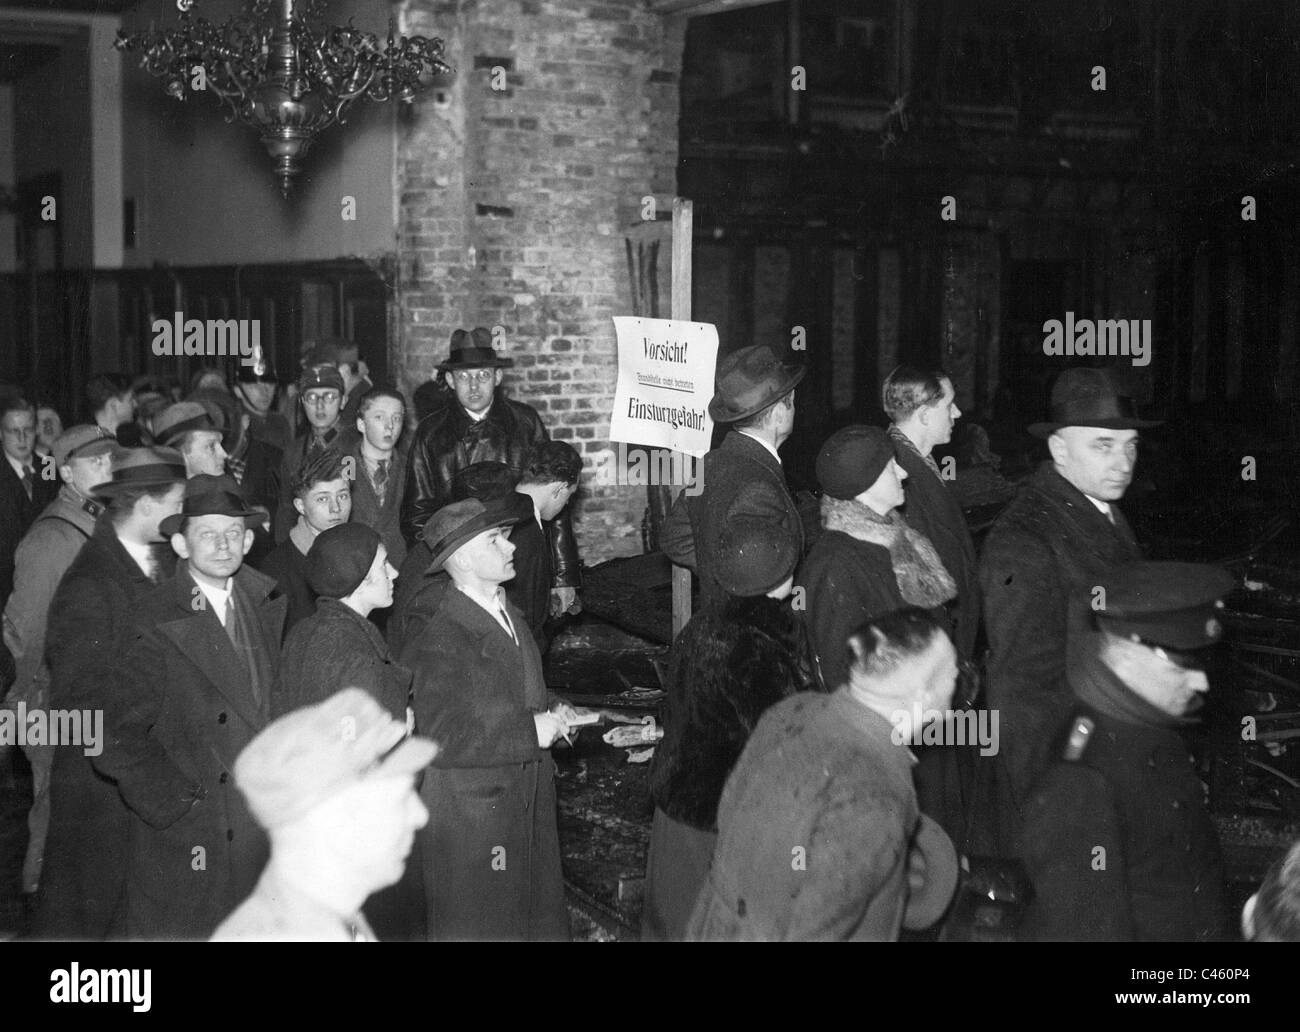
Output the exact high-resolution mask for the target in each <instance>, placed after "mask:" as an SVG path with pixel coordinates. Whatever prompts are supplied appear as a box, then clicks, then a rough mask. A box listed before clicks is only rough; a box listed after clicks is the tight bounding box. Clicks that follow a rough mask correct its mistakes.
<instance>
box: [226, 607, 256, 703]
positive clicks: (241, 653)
mask: <svg viewBox="0 0 1300 1032" xmlns="http://www.w3.org/2000/svg"><path fill="white" fill-rule="evenodd" d="M226 636H227V637H228V638H229V639H230V644H231V645H232V646H233V647H234V649H235V654H236V655H237V656H238V657H239V658H240V660H241V661H242V662H243V663H244V664H245V666H247V667H248V685H249V687H250V688H251V689H252V690H253V698H254V699H256V700H257V701H258V702H259V703H260V702H261V701H262V692H261V685H260V684H259V683H258V676H257V670H256V669H255V667H254V661H253V655H252V652H251V650H250V649H249V647H248V640H247V638H246V637H245V635H244V628H243V626H242V625H241V624H240V621H239V613H238V611H237V610H236V609H235V592H234V590H233V589H232V590H231V592H230V596H229V598H227V599H226Z"/></svg>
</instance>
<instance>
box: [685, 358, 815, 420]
mask: <svg viewBox="0 0 1300 1032" xmlns="http://www.w3.org/2000/svg"><path fill="white" fill-rule="evenodd" d="M807 373H808V367H807V366H805V365H804V364H803V363H801V362H793V361H788V360H786V359H784V358H782V356H780V355H778V354H777V353H776V352H775V351H773V350H772V349H771V348H769V347H766V346H764V345H762V344H751V345H750V346H749V347H744V348H739V349H737V350H736V351H732V352H729V353H728V354H726V355H723V356H722V360H721V361H720V362H719V363H718V375H717V380H716V381H715V383H714V392H713V400H712V401H710V402H709V416H710V417H711V418H712V419H713V421H714V422H715V423H734V422H736V420H738V419H744V418H746V417H747V416H752V415H754V413H756V412H762V411H763V409H765V408H767V407H768V406H769V405H771V404H772V403H773V402H775V401H778V400H779V399H780V398H782V397H784V396H785V395H786V394H789V393H790V392H791V391H792V390H794V389H795V387H797V386H798V385H799V381H801V380H802V379H803V378H804V376H806V375H807Z"/></svg>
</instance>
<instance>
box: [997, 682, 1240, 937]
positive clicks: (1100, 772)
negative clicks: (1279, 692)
mask: <svg viewBox="0 0 1300 1032" xmlns="http://www.w3.org/2000/svg"><path fill="white" fill-rule="evenodd" d="M1089 680H1092V682H1093V684H1092V688H1093V690H1091V691H1089V690H1088V688H1089V684H1088V682H1089ZM1070 681H1071V685H1072V687H1074V689H1075V692H1076V695H1075V698H1074V710H1073V712H1071V713H1070V714H1069V715H1068V716H1067V717H1066V719H1065V721H1064V722H1063V723H1062V725H1061V727H1060V729H1059V730H1058V733H1057V735H1056V738H1055V740H1054V743H1053V747H1052V750H1051V759H1050V760H1049V762H1048V765H1047V768H1046V769H1045V770H1044V772H1043V773H1042V775H1041V776H1040V777H1039V778H1038V780H1037V782H1036V784H1035V786H1034V788H1033V790H1032V792H1031V794H1030V800H1029V805H1028V808H1027V812H1026V815H1025V822H1024V827H1023V829H1022V834H1021V841H1020V849H1019V853H1020V855H1021V856H1022V857H1023V859H1024V861H1025V866H1026V869H1027V870H1028V872H1029V875H1030V877H1031V878H1032V879H1033V882H1034V889H1035V895H1034V899H1033V902H1032V903H1031V904H1030V906H1029V909H1028V911H1027V913H1026V916H1025V922H1024V924H1023V926H1022V935H1023V936H1024V937H1025V938H1030V939H1040V940H1058V941H1059V940H1091V941H1105V942H1119V941H1124V942H1134V941H1141V942H1193V941H1207V940H1221V939H1226V938H1228V937H1230V934H1231V928H1230V916H1229V910H1228V907H1227V905H1226V900H1225V891H1224V869H1223V859H1222V855H1221V853H1220V849H1219V841H1218V836H1217V834H1216V832H1215V829H1214V823H1213V820H1212V819H1211V817H1210V813H1209V810H1208V808H1207V806H1206V804H1205V790H1204V787H1203V786H1202V784H1201V781H1200V779H1199V778H1198V777H1197V776H1196V772H1195V770H1194V769H1193V768H1192V766H1191V762H1190V761H1191V757H1190V756H1189V755H1188V751H1187V746H1186V745H1185V744H1184V742H1183V738H1182V735H1181V734H1180V729H1179V726H1178V722H1177V721H1174V720H1172V719H1170V718H1169V717H1168V716H1166V715H1165V714H1163V713H1162V712H1160V711H1159V710H1157V709H1156V708H1155V707H1153V706H1151V705H1149V704H1148V703H1146V702H1145V701H1144V700H1142V699H1141V698H1139V697H1138V696H1137V695H1135V694H1133V693H1132V692H1131V690H1130V689H1128V688H1127V687H1125V686H1124V685H1123V684H1122V682H1120V680H1119V678H1118V677H1116V676H1115V674H1114V673H1113V672H1112V671H1110V670H1109V669H1108V668H1106V667H1104V666H1102V665H1101V664H1100V663H1099V662H1097V661H1095V660H1094V661H1092V662H1089V663H1086V664H1085V665H1084V666H1083V667H1082V668H1080V667H1075V668H1072V669H1071V672H1070ZM1098 687H1100V689H1101V690H1100V691H1098V690H1096V689H1097V688H1098ZM1081 694H1082V695H1086V696H1087V700H1086V701H1085V700H1084V699H1081V698H1080V697H1079V696H1080V695H1081ZM1124 696H1127V698H1124ZM1117 703H1118V704H1117ZM1081 725H1082V726H1081ZM1085 728H1086V733H1084V729H1085ZM1099 850H1102V851H1104V852H1098V851H1099ZM1099 860H1104V863H1099Z"/></svg>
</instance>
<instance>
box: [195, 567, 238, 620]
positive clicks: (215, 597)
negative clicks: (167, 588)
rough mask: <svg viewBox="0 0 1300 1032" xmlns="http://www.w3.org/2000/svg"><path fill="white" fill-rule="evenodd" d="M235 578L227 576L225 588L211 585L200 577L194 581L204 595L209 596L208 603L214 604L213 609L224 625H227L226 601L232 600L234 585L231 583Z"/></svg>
mask: <svg viewBox="0 0 1300 1032" xmlns="http://www.w3.org/2000/svg"><path fill="white" fill-rule="evenodd" d="M233 580H234V578H233V577H227V578H226V586H225V587H224V588H212V587H209V586H208V585H207V584H204V583H202V582H200V581H199V580H198V579H195V581H194V583H195V584H196V585H198V589H199V590H200V591H201V592H203V594H204V596H205V597H206V598H207V600H208V604H209V605H210V606H212V609H213V611H214V612H215V613H216V614H217V619H218V620H220V621H221V626H222V627H225V626H226V603H227V602H229V601H230V592H231V589H232V588H233V586H234V585H233V584H232V583H231V582H232V581H233Z"/></svg>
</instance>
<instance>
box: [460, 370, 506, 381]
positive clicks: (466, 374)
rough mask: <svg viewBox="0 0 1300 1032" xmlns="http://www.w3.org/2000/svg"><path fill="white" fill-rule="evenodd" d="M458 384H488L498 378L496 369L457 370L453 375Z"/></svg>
mask: <svg viewBox="0 0 1300 1032" xmlns="http://www.w3.org/2000/svg"><path fill="white" fill-rule="evenodd" d="M451 375H452V376H453V377H454V378H455V380H456V382H457V383H487V382H488V381H489V380H491V379H492V378H493V377H494V376H496V370H495V369H457V370H456V371H455V372H454V373H452V374H451Z"/></svg>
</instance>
